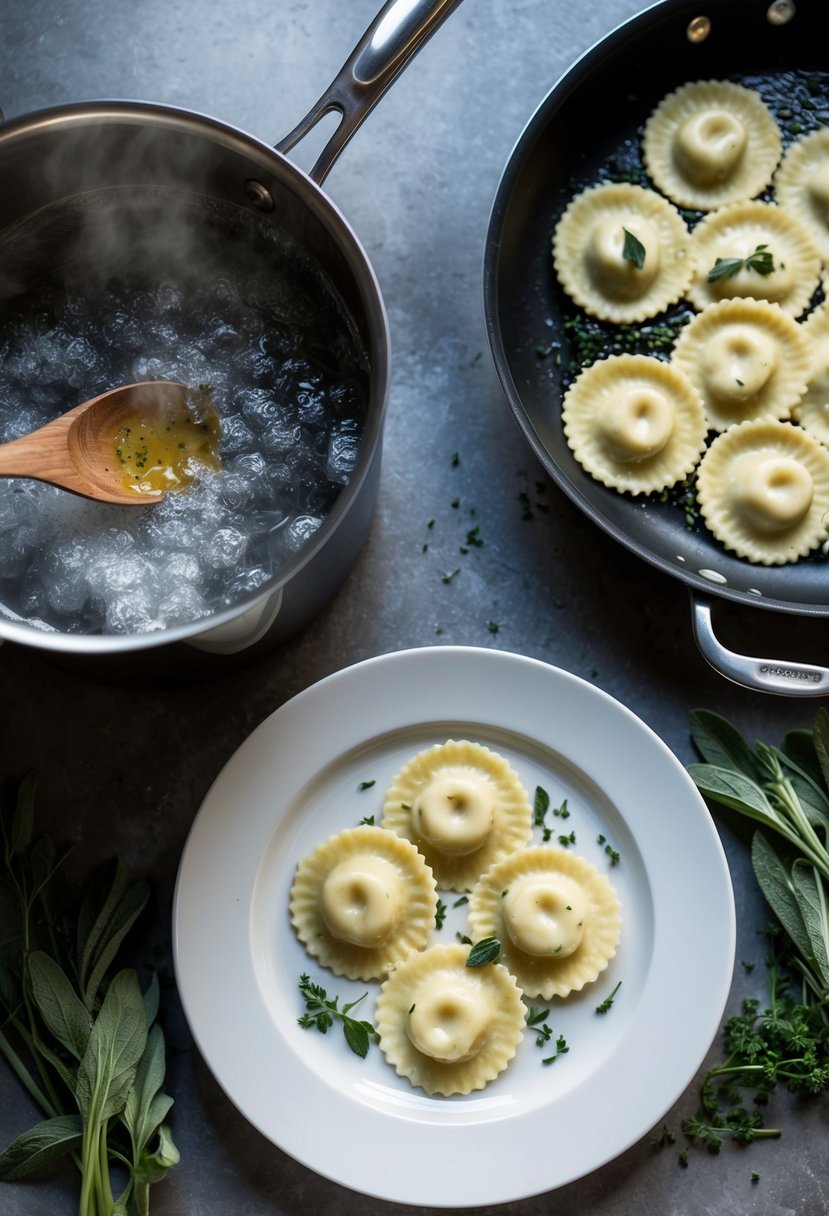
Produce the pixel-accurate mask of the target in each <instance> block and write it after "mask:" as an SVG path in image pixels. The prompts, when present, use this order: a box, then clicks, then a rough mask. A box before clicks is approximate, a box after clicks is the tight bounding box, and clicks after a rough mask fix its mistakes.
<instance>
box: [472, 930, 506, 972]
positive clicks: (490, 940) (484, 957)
mask: <svg viewBox="0 0 829 1216" xmlns="http://www.w3.org/2000/svg"><path fill="white" fill-rule="evenodd" d="M500 953H501V943H500V942H499V941H498V938H497V937H484V938H482V939H481V940H480V941H479V942H475V945H474V946H472V948H471V949H470V951H469V954H468V956H467V959H466V965H467V967H485V966H486V964H487V963H494V962H495V960H496V959H497V958H498V956H499V955H500Z"/></svg>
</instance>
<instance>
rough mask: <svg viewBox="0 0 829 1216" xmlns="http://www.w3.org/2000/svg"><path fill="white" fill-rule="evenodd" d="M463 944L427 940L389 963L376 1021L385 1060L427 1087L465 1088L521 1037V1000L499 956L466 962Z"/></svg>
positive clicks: (511, 1051) (488, 1076)
mask: <svg viewBox="0 0 829 1216" xmlns="http://www.w3.org/2000/svg"><path fill="white" fill-rule="evenodd" d="M468 955H469V947H467V946H462V945H447V946H432V947H430V949H428V950H425V951H423V952H422V953H420V954H411V955H410V956H409V957H408V958H407V959H406V960H405V961H404V962H401V963H399V964H397V966H396V967H395V968H394V970H393V971H392V972H391V974H390V975H389V977H388V979H387V980H386V981H385V983H384V984H383V986H382V988H381V989H380V995H379V996H378V998H377V1011H376V1026H377V1033H378V1037H379V1041H380V1050H381V1051H382V1052H383V1054H384V1055H385V1057H386V1059H387V1060H388V1062H389V1064H391V1065H392V1067H393V1068H394V1069H395V1071H396V1072H397V1073H398V1074H399V1075H400V1076H401V1077H406V1078H407V1079H408V1080H409V1081H410V1082H411V1083H412V1085H416V1086H419V1087H420V1088H421V1089H424V1090H425V1091H426V1093H427V1094H442V1095H443V1096H444V1097H448V1096H450V1095H451V1094H468V1093H471V1092H472V1091H473V1090H476V1089H482V1088H483V1087H484V1086H485V1085H486V1084H487V1083H488V1082H489V1081H491V1080H493V1078H494V1077H496V1076H497V1075H498V1073H500V1072H502V1071H503V1070H504V1069H505V1068H506V1066H507V1064H508V1063H509V1061H510V1060H511V1059H512V1057H513V1056H514V1055H515V1052H516V1049H517V1047H518V1044H519V1043H520V1041H521V1039H522V1037H523V1029H524V1024H525V1010H524V1004H523V1002H522V1000H521V993H520V991H519V990H518V987H517V985H516V983H515V980H514V979H513V977H512V976H511V975H510V974H509V972H508V971H507V970H506V968H505V967H502V966H501V964H500V963H487V964H485V965H484V966H482V967H467V966H466V960H467V958H468Z"/></svg>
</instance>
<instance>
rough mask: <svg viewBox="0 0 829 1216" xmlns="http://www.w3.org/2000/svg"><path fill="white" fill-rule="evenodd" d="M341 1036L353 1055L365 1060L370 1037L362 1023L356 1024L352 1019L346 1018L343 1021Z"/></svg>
mask: <svg viewBox="0 0 829 1216" xmlns="http://www.w3.org/2000/svg"><path fill="white" fill-rule="evenodd" d="M343 1034H344V1035H345V1041H346V1043H348V1046H349V1047H350V1048H351V1050H352V1051H353V1052H354V1054H355V1055H357V1056H361V1057H362V1058H365V1057H366V1055H367V1054H368V1049H369V1044H370V1042H371V1036H370V1035H369V1032H368V1030H367V1029H366V1026H365V1024H364V1023H363V1022H358V1021H356V1020H355V1019H354V1018H346V1019H345V1020H344V1021H343Z"/></svg>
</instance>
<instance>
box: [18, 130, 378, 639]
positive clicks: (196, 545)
mask: <svg viewBox="0 0 829 1216" xmlns="http://www.w3.org/2000/svg"><path fill="white" fill-rule="evenodd" d="M185 126H186V124H185ZM59 136H60V137H59ZM32 142H33V147H32V149H31V152H32V156H35V154H36V153H37V154H38V155H39V156H43V154H45V153H46V152H48V156H45V157H44V158H43V159H40V160H39V163H38V164H37V168H36V167H35V164H34V163H33V164H32V166H31V168H30V169H27V174H24V175H23V178H22V180H21V183H20V185H21V189H20V192H19V198H20V200H21V202H20V204H19V207H20V214H19V215H17V216H16V217H14V218H13V220H12V222H11V223H9V224H7V226H6V228H5V229H4V230H3V231H2V232H0V440H3V441H5V440H8V439H11V438H15V437H16V436H17V435H19V434H23V433H26V432H27V431H28V430H31V429H34V427H35V426H37V425H41V424H42V423H43V422H46V421H48V420H49V419H50V418H51V417H54V416H56V415H57V414H59V413H61V412H63V411H64V410H66V409H68V408H70V407H71V406H72V405H74V404H76V403H77V402H78V401H81V400H84V399H86V398H87V397H91V396H94V395H96V394H97V393H99V392H102V391H104V390H105V389H107V388H110V387H113V386H114V385H116V384H119V383H130V382H133V381H138V380H150V379H172V380H179V381H182V382H184V383H189V384H198V383H209V384H211V385H212V386H213V389H214V395H215V400H216V404H217V406H218V407H219V410H220V413H221V415H222V430H223V440H222V459H223V470H222V473H221V474H220V475H218V476H215V475H213V476H208V475H205V476H204V478H203V479H202V481H201V483H200V484H199V485H198V486H197V488H196V489H195V490H193V491H191V492H190V493H187V494H182V495H170V496H168V498H167V499H165V501H164V502H163V503H162V504H161V505H160V506H158V507H151V508H147V509H146V510H141V509H136V508H128V509H119V508H112V507H106V506H95V505H92V504H88V503H81V504H79V502H78V500H76V499H73V498H72V496H70V495H68V494H67V493H66V492H64V491H59V490H53V489H51V488H50V487H46V486H43V485H40V484H39V483H36V482H31V481H29V482H23V481H6V482H0V597H2V600H3V601H4V603H5V606H6V613H7V615H17V616H20V617H23V618H24V619H28V620H29V621H30V622H31V623H32V625H33V627H35V628H49V629H56V630H59V631H64V630H65V631H82V632H99V631H104V632H116V633H117V632H130V633H133V632H145V631H157V630H160V629H164V628H165V627H167V626H168V625H170V624H177V623H181V622H182V621H188V622H189V621H192V620H197V619H201V618H203V617H206V616H209V615H210V614H211V613H212V612H214V611H216V610H217V609H220V608H224V607H227V606H231V605H235V604H236V603H237V602H239V603H242V602H244V601H246V600H248V599H250V597H251V596H252V595H255V594H256V592H257V591H259V590H260V589H261V588H262V587H264V586H266V585H268V584H269V583H272V582H273V581H274V580H276V579H278V578H279V577H280V576H281V573H282V571H284V570H285V569H286V568H287V567H288V566H289V564H290V562H291V561H292V559H293V557H294V556H295V554H296V553H297V552H298V550H299V549H300V548H301V547H302V546H303V545H304V544H305V543H306V542H307V541H308V540H309V538H310V537H311V536H312V535H313V533H314V532H315V531H316V529H317V528H318V527H319V526H320V523H321V522H322V520H323V519H324V518H325V516H326V514H327V513H328V511H329V510H330V508H331V506H332V504H333V502H334V500H335V499H336V496H337V494H338V493H339V491H340V490H341V488H342V486H343V485H344V484H346V483H347V482H348V480H349V477H350V474H351V472H352V471H353V469H354V466H355V463H356V460H357V458H358V451H359V438H360V433H361V430H362V426H363V423H364V418H365V408H366V398H365V391H364V389H365V369H366V355H365V352H364V350H363V348H362V346H361V344H360V342H359V341H358V339H357V336H356V326H355V324H354V322H353V320H352V318H351V317H350V316H349V314H348V312H347V310H346V308H345V307H344V306H343V302H342V300H341V299H340V298H339V296H338V293H337V291H336V290H335V289H334V288H333V287H332V284H331V282H330V281H329V279H328V277H327V275H326V273H325V272H324V271H323V270H322V268H321V266H320V265H319V264H318V263H317V262H316V261H315V260H314V259H313V258H312V257H311V256H310V254H309V253H308V252H307V251H306V249H305V248H303V246H302V245H301V244H300V243H299V242H298V241H297V240H296V239H295V238H294V237H293V236H291V235H290V232H289V231H285V230H284V229H283V226H282V224H283V221H284V222H285V223H287V222H288V221H290V223H291V224H292V225H293V227H294V229H296V226H297V224H296V218H297V214H298V212H296V208H297V204H296V203H295V202H294V201H292V199H291V197H290V195H285V196H284V197H281V196H280V201H279V205H278V208H277V211H276V212H275V213H274V214H273V216H272V217H270V219H269V220H268V221H266V220H264V219H263V217H261V216H260V215H259V214H258V213H256V212H254V211H252V210H251V208H250V207H249V206H246V205H244V204H243V203H242V202H241V201H240V203H239V204H235V203H231V202H228V201H227V200H226V199H224V198H222V197H217V193H228V194H233V193H234V190H237V189H238V192H239V195H240V199H241V197H242V188H241V182H242V179H243V175H244V173H245V172H246V171H252V170H251V168H250V167H249V166H247V165H246V164H244V163H241V161H240V157H239V156H238V155H237V154H235V153H234V154H233V155H232V156H230V155H228V154H227V153H222V154H219V153H217V148H216V146H215V145H214V144H213V143H211V141H210V140H209V139H207V138H205V137H203V135H201V134H199V135H194V133H193V132H192V131H190V130H180V129H178V127H176V126H173V127H168V126H166V125H165V124H164V123H163V122H161V123H159V124H157V125H156V124H149V125H148V124H146V123H145V124H142V123H139V122H136V121H127V122H124V121H118V122H115V121H112V122H109V121H104V122H103V123H102V124H101V123H94V124H90V123H84V124H82V125H81V126H80V127H79V128H78V129H76V130H72V131H71V132H67V131H63V132H58V133H56V132H54V131H49V130H46V131H43V132H36V133H34V134H33V135H32ZM1 154H2V149H0V155H1ZM231 169H232V173H233V176H232V178H229V176H228V175H229V173H230V171H231ZM0 171H2V163H0ZM33 207H34V210H32V208H33ZM7 211H8V204H7V203H4V204H3V205H2V210H0V214H3V216H4V217H5V215H6V214H7ZM0 611H2V608H0Z"/></svg>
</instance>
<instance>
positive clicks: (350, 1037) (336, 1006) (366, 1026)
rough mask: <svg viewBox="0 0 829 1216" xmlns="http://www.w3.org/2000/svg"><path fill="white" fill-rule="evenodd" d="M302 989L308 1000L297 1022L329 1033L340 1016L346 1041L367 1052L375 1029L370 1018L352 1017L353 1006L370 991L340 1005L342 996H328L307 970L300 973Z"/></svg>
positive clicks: (358, 1052) (360, 1053)
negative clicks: (367, 1019)
mask: <svg viewBox="0 0 829 1216" xmlns="http://www.w3.org/2000/svg"><path fill="white" fill-rule="evenodd" d="M299 993H300V996H301V997H302V999H303V1000H304V1001H305V1013H303V1014H302V1016H301V1017H298V1018H297V1022H298V1023H299V1025H300V1026H302V1028H303V1029H304V1030H308V1029H310V1028H311V1027H314V1026H315V1027H316V1028H317V1030H318V1031H319V1032H320V1034H327V1033H328V1031H329V1030H330V1029H331V1027H332V1026H333V1025H334V1022H335V1020H338V1021H340V1022H341V1023H342V1027H343V1035H344V1036H345V1041H346V1043H348V1046H349V1047H350V1048H351V1050H352V1051H353V1052H354V1054H355V1055H357V1056H361V1057H362V1058H365V1056H366V1055H368V1049H369V1046H370V1045H371V1040H372V1039H373V1038H374V1037H375V1034H376V1031H375V1029H374V1027H373V1026H372V1024H371V1022H366V1021H360V1020H359V1019H358V1018H352V1017H351V1010H352V1009H355V1008H356V1007H357V1006H358V1005H359V1004H360V1002H361V1001H364V1000H365V999H366V996H367V995H368V994H367V993H365V992H364V993H363V995H362V996H358V997H357V999H356V1000H354V1001H349V1002H348V1004H347V1005H343V1007H342V1009H340V998H339V997H338V996H335V997H329V995H328V993H327V992H326V991H325V989H324V988H323V987H322V986H321V985H320V984H314V983H312V981H311V980H310V978H309V977H308V976H307V975H305V974H304V973H303V974H302V975H301V976H300V977H299Z"/></svg>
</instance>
